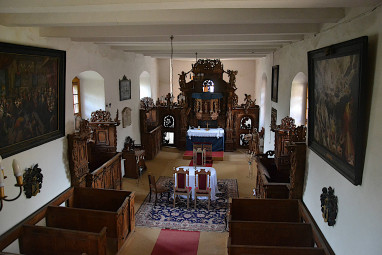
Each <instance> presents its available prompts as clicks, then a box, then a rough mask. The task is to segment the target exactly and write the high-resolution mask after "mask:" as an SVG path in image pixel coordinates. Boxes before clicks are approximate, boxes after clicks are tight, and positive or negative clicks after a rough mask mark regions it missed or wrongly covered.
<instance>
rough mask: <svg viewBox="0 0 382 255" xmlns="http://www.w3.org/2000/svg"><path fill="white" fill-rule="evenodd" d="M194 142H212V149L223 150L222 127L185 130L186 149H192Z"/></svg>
mask: <svg viewBox="0 0 382 255" xmlns="http://www.w3.org/2000/svg"><path fill="white" fill-rule="evenodd" d="M194 143H199V144H201V143H202V144H212V151H224V129H223V128H209V129H206V128H200V129H199V128H198V129H196V128H194V129H189V130H188V131H187V143H186V150H188V151H192V150H193V144H194Z"/></svg>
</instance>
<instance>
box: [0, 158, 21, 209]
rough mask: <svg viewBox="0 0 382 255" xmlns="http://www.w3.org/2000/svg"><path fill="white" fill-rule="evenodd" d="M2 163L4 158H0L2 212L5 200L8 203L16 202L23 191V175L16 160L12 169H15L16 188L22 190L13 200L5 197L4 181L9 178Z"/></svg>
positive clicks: (0, 206) (0, 202)
mask: <svg viewBox="0 0 382 255" xmlns="http://www.w3.org/2000/svg"><path fill="white" fill-rule="evenodd" d="M2 161H3V158H2V157H1V156H0V211H1V210H2V209H3V200H4V201H7V202H11V201H15V200H16V199H18V198H19V197H20V196H21V193H22V191H23V188H22V187H23V175H22V173H21V170H20V166H19V164H18V162H17V160H16V159H14V160H13V162H12V167H13V173H14V175H15V177H16V184H15V186H16V187H19V188H20V192H19V194H18V195H17V196H16V197H15V198H13V199H7V198H6V197H7V196H5V192H4V186H5V184H4V180H5V179H6V178H7V176H5V175H4V170H3V167H2V166H1V162H2Z"/></svg>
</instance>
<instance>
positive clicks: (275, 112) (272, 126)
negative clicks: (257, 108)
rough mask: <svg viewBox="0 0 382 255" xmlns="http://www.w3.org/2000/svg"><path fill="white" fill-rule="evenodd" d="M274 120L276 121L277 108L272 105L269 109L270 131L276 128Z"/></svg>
mask: <svg viewBox="0 0 382 255" xmlns="http://www.w3.org/2000/svg"><path fill="white" fill-rule="evenodd" d="M276 121H277V110H276V109H275V108H273V107H272V110H271V130H272V131H273V130H275V129H276V128H277V125H276Z"/></svg>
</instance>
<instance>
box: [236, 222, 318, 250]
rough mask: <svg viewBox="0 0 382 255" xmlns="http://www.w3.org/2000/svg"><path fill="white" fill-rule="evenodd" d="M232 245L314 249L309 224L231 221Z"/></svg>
mask: <svg viewBox="0 0 382 255" xmlns="http://www.w3.org/2000/svg"><path fill="white" fill-rule="evenodd" d="M229 228H230V233H231V235H230V237H231V244H238V245H260V246H292V247H313V244H314V241H313V234H312V227H311V225H310V224H309V223H295V222H293V223H291V222H262V221H230V223H229Z"/></svg>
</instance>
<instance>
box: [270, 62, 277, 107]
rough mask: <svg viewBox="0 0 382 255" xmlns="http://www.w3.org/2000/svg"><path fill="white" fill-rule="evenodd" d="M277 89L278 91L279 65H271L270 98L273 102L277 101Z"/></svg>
mask: <svg viewBox="0 0 382 255" xmlns="http://www.w3.org/2000/svg"><path fill="white" fill-rule="evenodd" d="M278 91H279V66H278V65H276V66H272V91H271V100H272V101H273V102H276V103H277V101H278Z"/></svg>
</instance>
